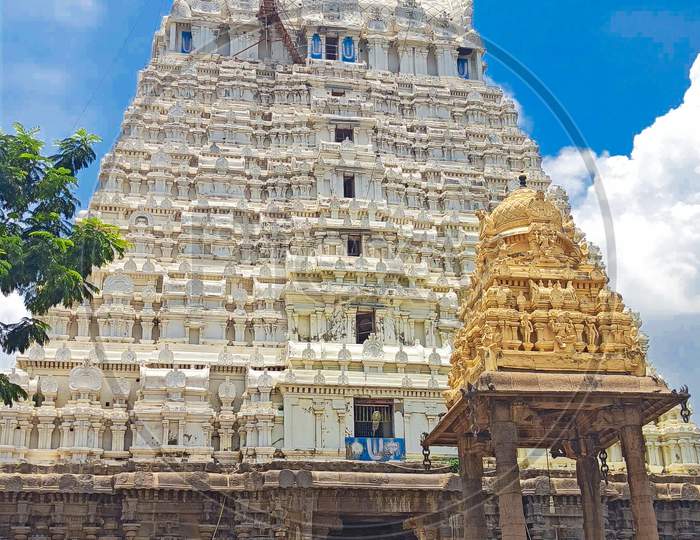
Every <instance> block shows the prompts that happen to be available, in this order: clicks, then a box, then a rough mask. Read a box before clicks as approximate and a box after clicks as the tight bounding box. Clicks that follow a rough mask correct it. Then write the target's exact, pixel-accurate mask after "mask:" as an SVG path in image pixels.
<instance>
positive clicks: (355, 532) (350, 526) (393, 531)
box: [328, 516, 417, 540]
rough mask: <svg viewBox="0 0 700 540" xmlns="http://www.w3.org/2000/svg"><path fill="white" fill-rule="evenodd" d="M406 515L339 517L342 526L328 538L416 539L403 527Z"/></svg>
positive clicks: (360, 539)
mask: <svg viewBox="0 0 700 540" xmlns="http://www.w3.org/2000/svg"><path fill="white" fill-rule="evenodd" d="M407 518H408V516H406V517H400V516H386V517H385V518H384V519H381V518H379V519H377V518H375V519H368V518H366V519H363V518H360V517H341V520H342V522H343V526H342V528H341V529H336V530H335V531H332V532H331V533H330V534H329V535H328V540H331V539H334V538H337V539H341V538H343V539H345V540H417V539H416V536H415V535H414V534H413V532H412V531H406V530H404V528H403V522H404V520H405V519H407Z"/></svg>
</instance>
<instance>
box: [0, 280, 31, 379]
mask: <svg viewBox="0 0 700 540" xmlns="http://www.w3.org/2000/svg"><path fill="white" fill-rule="evenodd" d="M28 315H29V312H28V311H27V308H25V307H24V301H23V300H22V297H21V296H20V295H19V294H17V293H13V294H11V295H9V296H3V295H2V294H1V293H0V322H3V323H14V322H18V321H19V320H20V319H21V318H22V317H26V316H28ZM14 360H15V357H14V356H10V355H7V354H5V353H3V352H2V351H0V370H2V369H5V368H8V367H10V366H12V365H13V364H14Z"/></svg>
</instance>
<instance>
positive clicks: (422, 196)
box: [101, 165, 523, 212]
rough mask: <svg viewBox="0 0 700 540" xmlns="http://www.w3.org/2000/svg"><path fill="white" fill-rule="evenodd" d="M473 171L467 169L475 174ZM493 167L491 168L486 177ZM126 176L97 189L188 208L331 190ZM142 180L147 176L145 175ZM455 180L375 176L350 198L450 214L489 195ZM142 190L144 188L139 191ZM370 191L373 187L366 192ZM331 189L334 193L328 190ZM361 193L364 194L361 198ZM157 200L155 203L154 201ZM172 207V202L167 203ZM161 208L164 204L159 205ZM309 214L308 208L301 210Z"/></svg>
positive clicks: (315, 180) (309, 179)
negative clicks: (203, 202) (202, 200)
mask: <svg viewBox="0 0 700 540" xmlns="http://www.w3.org/2000/svg"><path fill="white" fill-rule="evenodd" d="M506 169H508V170H509V171H510V172H513V171H515V170H521V171H522V169H523V168H522V167H520V168H518V167H515V166H513V165H508V166H507V167H505V168H503V169H502V171H501V172H502V174H499V176H500V178H493V179H492V182H493V184H495V185H491V186H487V189H489V188H490V189H498V188H502V187H503V186H502V184H503V183H504V181H507V180H508V179H511V178H512V176H513V175H512V174H510V172H505V171H506ZM474 170H475V169H471V171H472V172H473V171H474ZM495 171H496V169H490V171H489V172H490V174H491V173H494V172H495ZM124 176H126V175H115V176H113V177H112V178H107V179H106V180H105V181H104V182H103V185H102V187H101V190H102V191H105V192H109V193H115V194H121V196H122V197H136V198H139V199H144V198H146V197H148V196H151V195H159V196H161V197H173V198H175V199H179V200H189V201H190V202H189V203H188V204H187V205H186V206H185V208H187V207H191V206H192V203H193V201H192V198H193V197H195V198H198V197H201V196H206V197H207V199H212V200H211V201H210V202H209V203H208V204H207V206H213V205H216V198H217V197H225V198H226V199H227V202H228V201H229V200H230V199H231V198H234V199H236V200H245V201H249V202H259V203H266V202H272V201H274V202H280V203H281V202H285V201H290V200H316V199H317V198H318V197H319V196H327V193H325V192H324V191H326V190H328V188H329V187H330V186H326V187H323V188H322V189H318V188H319V185H318V184H320V183H323V182H328V181H329V180H328V179H327V178H325V177H323V175H321V178H319V177H315V176H314V175H310V176H292V177H290V178H287V177H284V176H274V177H266V178H264V179H260V178H255V177H248V176H246V175H243V174H241V175H235V176H215V175H207V174H202V175H198V176H197V177H195V178H194V179H190V178H188V177H187V176H178V177H175V176H174V175H172V174H171V173H169V172H164V171H152V172H150V173H148V174H147V176H146V175H142V174H137V173H131V174H129V176H128V178H124ZM144 176H145V177H144ZM455 180H456V179H445V180H443V181H441V182H431V181H429V180H428V179H422V178H421V179H419V178H403V177H398V178H397V177H393V176H389V175H387V176H385V177H383V178H380V177H377V176H375V177H373V178H371V179H368V181H367V182H366V184H367V189H364V190H363V189H359V190H358V193H357V195H356V198H353V200H356V201H358V202H359V201H363V202H365V203H366V202H369V201H371V200H374V199H375V198H376V195H375V194H373V193H372V192H375V193H376V192H377V191H378V190H381V193H382V195H381V196H380V197H381V198H383V199H385V200H387V199H388V204H391V205H400V204H401V202H404V201H410V202H413V204H412V206H411V207H409V208H412V209H415V210H422V209H426V210H428V209H429V210H430V211H432V212H440V211H442V212H445V211H450V210H454V209H455V208H451V207H449V206H446V205H445V203H446V202H447V199H452V198H454V197H458V198H459V200H461V199H462V198H464V199H466V200H467V201H468V202H471V201H474V200H479V199H482V198H484V197H485V196H486V195H487V193H486V192H484V193H480V192H479V191H481V189H483V188H481V187H475V186H473V185H470V183H458V182H456V181H455ZM142 187H143V188H146V189H145V190H144V189H142ZM370 188H374V189H372V190H370ZM330 189H333V188H332V187H331V188H330ZM363 192H364V196H363ZM153 202H155V201H153ZM170 203H171V205H172V204H173V202H172V201H170ZM195 204H197V203H195ZM161 205H162V202H161ZM467 206H468V205H465V204H459V205H457V208H464V207H467ZM304 211H312V209H308V210H306V209H305V210H304Z"/></svg>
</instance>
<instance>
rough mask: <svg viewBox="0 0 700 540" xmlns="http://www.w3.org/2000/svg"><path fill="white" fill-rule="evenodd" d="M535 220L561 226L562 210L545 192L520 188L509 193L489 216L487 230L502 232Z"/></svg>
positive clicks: (494, 232)
mask: <svg viewBox="0 0 700 540" xmlns="http://www.w3.org/2000/svg"><path fill="white" fill-rule="evenodd" d="M534 222H537V223H551V224H552V226H553V227H555V228H561V227H562V216H561V212H559V209H558V208H557V207H556V206H554V204H552V203H551V202H550V201H548V200H546V199H545V197H544V193H543V192H541V191H536V190H534V189H529V188H520V189H518V190H516V191H513V192H512V193H511V194H510V195H508V197H506V198H505V200H504V201H503V202H502V203H501V204H499V205H498V206H497V207H496V209H495V210H494V211H493V213H492V214H491V215H490V216H489V218H488V223H487V232H488V233H490V234H501V233H504V232H507V231H512V230H515V229H518V228H521V227H527V226H528V225H530V224H531V223H534Z"/></svg>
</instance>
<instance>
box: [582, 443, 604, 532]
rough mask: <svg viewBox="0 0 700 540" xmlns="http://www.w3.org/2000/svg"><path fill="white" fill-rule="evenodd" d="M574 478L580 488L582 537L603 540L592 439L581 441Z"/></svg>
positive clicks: (598, 471)
mask: <svg viewBox="0 0 700 540" xmlns="http://www.w3.org/2000/svg"><path fill="white" fill-rule="evenodd" d="M576 480H577V481H578V487H579V489H580V490H581V506H582V507H583V535H584V538H585V539H586V540H605V524H604V520H603V506H602V504H601V500H600V480H601V478H600V469H598V460H597V458H596V455H595V446H594V445H593V444H592V441H589V440H582V441H581V451H580V454H579V455H577V456H576Z"/></svg>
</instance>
